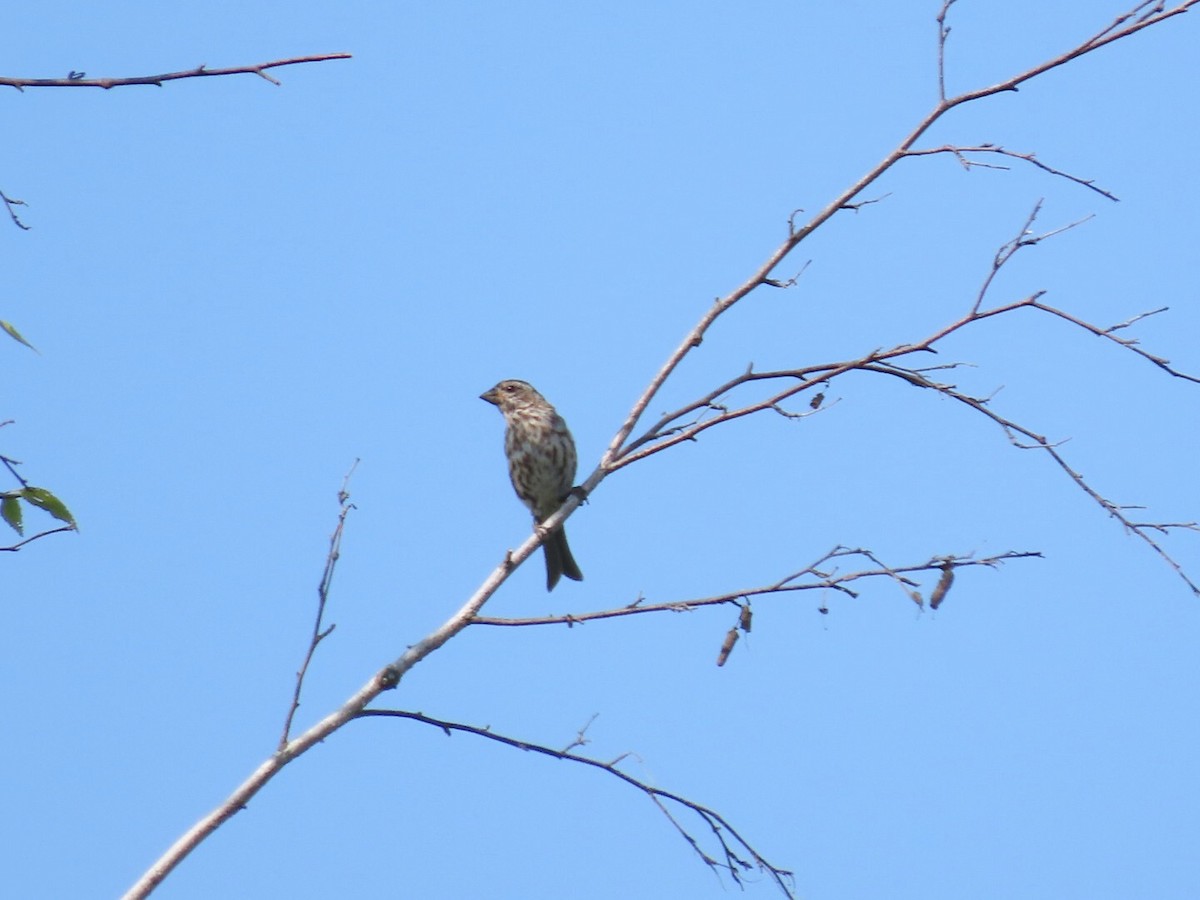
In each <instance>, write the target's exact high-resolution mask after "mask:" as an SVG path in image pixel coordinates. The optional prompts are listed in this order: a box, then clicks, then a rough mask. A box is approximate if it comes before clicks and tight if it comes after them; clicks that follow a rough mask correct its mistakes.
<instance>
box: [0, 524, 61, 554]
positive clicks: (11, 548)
mask: <svg viewBox="0 0 1200 900" xmlns="http://www.w3.org/2000/svg"><path fill="white" fill-rule="evenodd" d="M63 531H78V529H77V528H76V527H75V526H74V525H60V526H59V527H58V528H51V529H49V530H48V531H42V532H39V533H38V534H35V535H33V537H27V538H25V540H23V541H17V543H15V544H12V545H10V546H8V547H0V552H12V553H15V552H16V551H18V550H20V549H21V548H22V547H24V546H25V545H26V544H29V543H32V542H33V541H36V540H38V539H39V538H44V537H47V536H48V535H51V534H58V533H60V532H63Z"/></svg>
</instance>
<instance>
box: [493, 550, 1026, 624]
mask: <svg viewBox="0 0 1200 900" xmlns="http://www.w3.org/2000/svg"><path fill="white" fill-rule="evenodd" d="M852 555H858V556H863V557H865V558H868V559H870V560H872V561H873V562H875V564H876V565H877V567H878V568H875V569H861V570H858V571H854V572H844V573H836V572H834V573H831V572H825V571H823V570H822V569H821V568H820V567H821V566H823V565H824V564H825V563H827V562H829V561H830V560H834V559H838V558H841V557H845V556H852ZM1041 556H1042V554H1041V553H1035V552H1031V551H1016V550H1009V551H1007V552H1005V553H1000V554H997V555H996V556H988V557H984V558H982V559H974V558H972V557H970V556H949V557H947V556H938V557H935V558H933V559H930V560H929V561H928V562H923V563H915V564H910V565H906V566H887V565H884V564H883V563H882V562H880V561H879V560H877V559H876V558H875V557H874V556H873V555H872V554H871V553H870V551H868V550H864V549H862V548H855V549H851V548H849V547H835V548H834V549H833V550H831V551H830V552H829V553H826V554H825V555H824V556H822V557H821V558H820V559H819V560H817V561H816V562H814V563H812V564H811V565H809V566H806V567H805V568H803V569H801V570H800V571H798V572H793V573H792V574H790V575H787V576H786V577H784V578H781V579H779V580H778V581H775V582H772V583H771V584H765V585H759V586H757V587H752V588H743V589H741V590H736V591H726V592H724V593H721V594H715V595H713V596H711V597H702V598H695V599H690V600H672V601H669V602H664V603H641V602H638V603H636V604H630V605H629V606H619V607H616V608H613V609H598V610H593V611H592V612H583V613H566V614H563V615H550V616H530V617H526V618H503V617H499V616H476V617H475V619H473V620H472V622H471V624H472V625H498V626H503V627H527V626H530V625H566V626H568V627H573V626H575V625H581V624H583V623H584V622H593V621H598V620H601V619H619V618H623V617H625V616H640V615H644V614H648V613H662V612H671V613H681V612H692V611H693V610H697V609H702V608H704V607H706V606H719V605H721V604H725V603H729V604H734V605H739V604H740V603H741V602H742V601H744V600H747V599H749V598H751V597H763V596H768V595H778V594H790V593H797V592H800V591H813V590H828V589H833V590H838V591H841V592H842V593H844V594H846V595H847V596H850V597H857V596H858V593H857V592H856V591H854V590H852V589H850V588H849V587H848V585H850V584H853V583H854V582H856V581H862V580H864V579H874V578H889V579H892V580H893V581H896V582H897V583H899V584H901V585H915V584H916V582H914V581H912V580H911V579H908V578H906V577H905V576H906V575H907V574H910V573H915V572H933V571H936V572H939V573H940V572H941V571H942V567H943V566H945V565H946V564H947V563H949V564H950V565H951V566H954V567H956V568H967V567H970V566H987V567H989V568H996V567H997V566H999V565H1002V564H1003V563H1005V562H1007V561H1008V560H1012V559H1031V558H1038V559H1040V558H1041ZM805 578H811V579H816V580H810V581H803V582H801V579H805ZM797 582H800V583H797Z"/></svg>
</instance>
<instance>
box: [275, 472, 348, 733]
mask: <svg viewBox="0 0 1200 900" xmlns="http://www.w3.org/2000/svg"><path fill="white" fill-rule="evenodd" d="M358 462H359V461H358V460H357V459H356V460H354V462H353V464H352V465H351V466H350V469H349V471H348V472H346V475H345V477H343V478H342V487H341V490H339V491H338V518H337V525H336V526H334V529H333V534H332V535H330V537H329V553H328V554H326V556H325V571H324V572H323V573H321V583H320V584H318V585H317V615H316V617H315V618H314V619H313V630H312V636H311V637H310V638H309V642H308V649H307V651H305V654H304V662H303V663H301V664H300V670H299V671H298V672H296V689H295V690H294V691H293V692H292V702H291V705H290V706H289V707H288V713H287V717H286V718H285V719H284V720H283V734H281V735H280V736H279V747H278V749H279V750H282V749H284V748H285V747H286V746H287V742H288V738H289V737H290V736H291V733H292V720H293V719H294V718H295V717H296V711H297V710H298V709H300V692H301V691H302V690H303V689H304V676H305V675H306V674H307V673H308V666H309V664H310V663H311V662H312V658H313V654H314V653H316V652H317V645H319V644H320V643H321V641H323V640H325V638H327V637H329V635H331V634H333V630H334V628H336V627H337V626H336V625H330V626H329V627H328V628H322V627H321V624H322V622H323V620H324V618H325V604H326V603H327V602H328V601H329V589H330V587H332V585H333V571H334V569H336V568H337V563H338V560H339V559H341V556H342V533H343V532H344V531H345V529H346V517H347V516H349V515H350V510H352V509H354V504H353V503H351V502H350V494H349V491H348V490H347V488H349V486H350V476H352V475H353V474H354V470H355V469H357V468H358Z"/></svg>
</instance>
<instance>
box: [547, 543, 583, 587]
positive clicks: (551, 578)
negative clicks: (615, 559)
mask: <svg viewBox="0 0 1200 900" xmlns="http://www.w3.org/2000/svg"><path fill="white" fill-rule="evenodd" d="M542 549H543V550H544V551H545V553H546V590H548V591H552V590H554V586H555V585H556V584H558V580H559V578H561V577H562V576H563V575H566V576H567V577H568V578H570V579H571V580H572V581H583V573H582V572H580V571H579V564H578V563H576V562H575V557H573V556H572V555H571V547H570V545H568V544H567V532H566V530H565V529H563V528H559V529H558V530H557V531H555V532H554V533H553V534H551V535H549V536H548V537H547V538H546V540H545V541H544V542H543V543H542Z"/></svg>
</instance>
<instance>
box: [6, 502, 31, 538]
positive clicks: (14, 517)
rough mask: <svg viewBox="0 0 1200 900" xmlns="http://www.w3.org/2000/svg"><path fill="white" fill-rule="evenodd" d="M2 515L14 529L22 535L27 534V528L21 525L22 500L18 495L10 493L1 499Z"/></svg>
mask: <svg viewBox="0 0 1200 900" xmlns="http://www.w3.org/2000/svg"><path fill="white" fill-rule="evenodd" d="M0 516H3V517H4V521H5V522H7V523H8V524H9V525H10V526H11V527H12V530H13V531H15V532H16V533H17V534H19V535H21V537H24V536H25V529H24V528H22V527H21V502H20V501H19V500H18V499H17V498H16V497H13V496H11V495H10V496H7V497H5V498H4V500H3V501H0Z"/></svg>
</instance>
